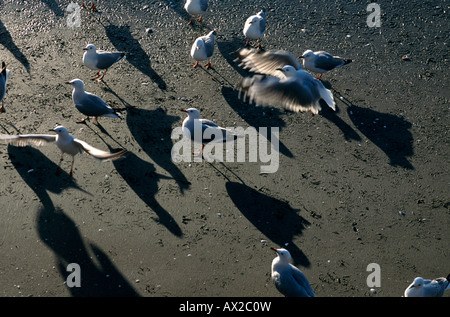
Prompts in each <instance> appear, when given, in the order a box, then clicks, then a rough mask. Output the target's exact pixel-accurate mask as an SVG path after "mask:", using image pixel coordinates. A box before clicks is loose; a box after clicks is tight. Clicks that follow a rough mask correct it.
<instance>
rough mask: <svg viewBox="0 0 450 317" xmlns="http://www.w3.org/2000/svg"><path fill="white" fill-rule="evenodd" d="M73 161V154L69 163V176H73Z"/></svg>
mask: <svg viewBox="0 0 450 317" xmlns="http://www.w3.org/2000/svg"><path fill="white" fill-rule="evenodd" d="M74 162H75V156H72V164H71V165H70V172H69V176H70V177H72V176H73V163H74Z"/></svg>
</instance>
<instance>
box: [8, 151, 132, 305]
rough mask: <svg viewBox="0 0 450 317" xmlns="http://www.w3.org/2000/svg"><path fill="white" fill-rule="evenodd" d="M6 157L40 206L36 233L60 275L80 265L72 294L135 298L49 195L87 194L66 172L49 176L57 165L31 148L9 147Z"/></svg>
mask: <svg viewBox="0 0 450 317" xmlns="http://www.w3.org/2000/svg"><path fill="white" fill-rule="evenodd" d="M8 155H9V157H10V159H11V162H12V164H13V165H14V166H15V168H16V170H17V172H18V173H19V175H20V176H21V177H22V179H23V180H24V181H25V183H26V184H27V185H28V186H29V187H30V188H31V189H32V190H33V191H34V193H35V194H36V196H37V197H38V198H39V201H40V202H41V204H42V206H40V208H39V211H38V213H37V215H36V224H37V231H38V234H39V237H40V239H41V241H42V242H44V243H45V244H46V245H47V246H48V247H49V248H50V249H51V250H52V251H53V252H54V253H55V255H56V257H57V268H58V270H59V273H60V275H61V276H62V277H63V279H64V280H66V279H67V277H68V275H69V273H68V271H67V265H68V264H70V263H76V264H78V265H79V266H80V270H81V271H82V281H81V283H82V287H68V290H69V291H70V293H71V295H72V296H77V297H94V296H101V297H104V296H111V297H112V296H123V297H130V296H138V294H137V293H136V292H135V291H134V289H133V288H132V287H131V286H130V284H129V283H128V282H127V280H126V279H125V278H124V277H123V276H122V274H121V273H120V271H119V270H118V269H117V268H116V267H115V266H114V264H113V263H112V261H111V260H110V259H108V257H107V255H106V254H105V252H103V251H102V250H101V249H100V248H99V247H98V246H96V245H94V244H89V246H88V247H86V245H85V242H84V241H83V238H82V235H81V234H80V231H79V230H78V225H77V224H76V223H75V222H74V221H73V220H72V219H71V218H70V217H69V216H67V215H66V214H65V213H64V211H63V210H61V209H60V208H56V207H55V206H54V204H53V201H52V199H51V198H50V196H49V194H48V192H52V193H56V194H61V193H62V192H63V191H64V190H66V189H69V188H75V189H78V190H81V191H83V192H84V193H86V192H85V191H84V190H83V189H81V188H80V187H79V186H78V185H77V184H76V183H75V181H74V179H73V178H71V177H69V175H68V174H67V173H66V172H64V171H63V172H62V173H61V174H59V175H58V176H57V175H55V174H54V173H49V172H48V171H49V170H56V168H57V165H56V164H54V163H53V162H52V161H50V160H49V159H48V158H47V157H46V156H45V155H43V154H42V153H41V152H40V151H38V150H36V149H34V148H32V147H24V148H18V147H15V146H11V145H8ZM87 194H89V193H87ZM89 195H90V194H89ZM90 250H91V252H93V253H94V254H95V256H96V260H97V263H94V261H93V260H92V256H91V254H90Z"/></svg>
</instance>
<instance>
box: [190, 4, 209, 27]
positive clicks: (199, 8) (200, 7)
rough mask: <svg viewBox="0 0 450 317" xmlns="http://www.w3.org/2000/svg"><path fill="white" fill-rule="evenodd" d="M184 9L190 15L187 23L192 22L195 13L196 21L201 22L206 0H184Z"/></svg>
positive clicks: (206, 6) (206, 5) (206, 7)
mask: <svg viewBox="0 0 450 317" xmlns="http://www.w3.org/2000/svg"><path fill="white" fill-rule="evenodd" d="M184 9H185V10H186V11H187V13H189V14H190V15H191V20H190V21H189V22H188V24H192V22H193V20H194V16H195V15H199V17H198V18H197V22H202V16H203V14H205V12H206V9H208V0H186V3H185V5H184Z"/></svg>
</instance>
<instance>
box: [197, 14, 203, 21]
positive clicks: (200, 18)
mask: <svg viewBox="0 0 450 317" xmlns="http://www.w3.org/2000/svg"><path fill="white" fill-rule="evenodd" d="M202 20H203V17H202V15H201V14H200V16H199V17H198V19H197V22H202Z"/></svg>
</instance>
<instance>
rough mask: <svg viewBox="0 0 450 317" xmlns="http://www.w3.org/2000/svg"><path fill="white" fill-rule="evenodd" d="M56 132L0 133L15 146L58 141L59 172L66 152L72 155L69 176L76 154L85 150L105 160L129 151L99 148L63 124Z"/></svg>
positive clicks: (3, 139) (54, 130)
mask: <svg viewBox="0 0 450 317" xmlns="http://www.w3.org/2000/svg"><path fill="white" fill-rule="evenodd" d="M50 131H53V132H56V135H49V134H22V135H0V140H1V141H4V142H6V143H9V144H12V145H15V146H27V145H36V146H42V145H46V144H49V143H53V142H54V143H56V146H57V147H58V148H59V149H60V150H61V158H60V160H59V164H58V169H57V171H56V173H57V174H60V173H61V168H60V166H61V163H62V161H63V158H64V154H69V155H71V156H72V164H71V166H70V172H69V176H70V177H72V175H73V163H74V161H75V155H77V154H81V153H83V152H85V153H87V154H89V155H90V156H92V157H93V158H95V159H97V160H99V161H101V162H105V161H109V160H114V159H118V158H120V157H122V156H124V155H125V154H126V153H127V151H126V150H125V149H123V150H120V151H118V152H115V153H111V152H106V151H103V150H99V149H97V148H95V147H93V146H91V145H89V144H87V143H86V142H84V141H82V140H78V139H76V138H75V137H74V136H73V135H71V134H70V133H69V131H68V130H67V129H66V128H65V127H63V126H56V128H54V129H52V130H50Z"/></svg>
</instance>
